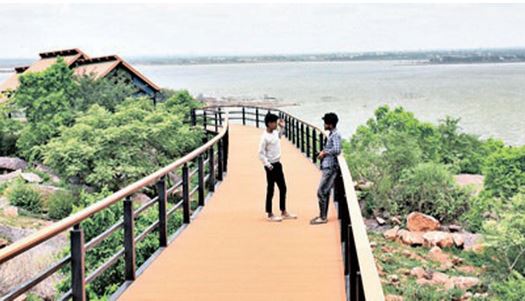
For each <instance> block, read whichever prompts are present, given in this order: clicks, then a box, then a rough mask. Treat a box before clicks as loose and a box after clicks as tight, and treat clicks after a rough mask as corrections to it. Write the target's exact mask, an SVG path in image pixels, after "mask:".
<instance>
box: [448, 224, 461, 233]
mask: <svg viewBox="0 0 525 301" xmlns="http://www.w3.org/2000/svg"><path fill="white" fill-rule="evenodd" d="M461 229H462V228H461V226H460V225H454V224H452V225H448V230H449V231H450V232H459V231H461Z"/></svg>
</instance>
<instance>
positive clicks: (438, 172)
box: [396, 163, 469, 222]
mask: <svg viewBox="0 0 525 301" xmlns="http://www.w3.org/2000/svg"><path fill="white" fill-rule="evenodd" d="M396 196H397V206H398V213H403V214H407V213H409V212H411V211H419V212H423V213H425V214H429V215H432V216H435V217H439V218H440V219H441V220H442V221H447V222H449V221H453V220H455V219H457V218H458V217H459V216H461V215H462V214H463V213H464V212H465V211H466V209H467V208H468V201H469V195H468V193H467V192H466V191H465V190H463V189H461V188H459V187H457V186H456V185H455V183H454V179H453V177H452V174H451V173H450V171H449V170H447V168H446V167H445V166H444V165H442V164H438V163H420V164H418V165H416V166H415V167H413V168H410V169H406V170H404V171H403V173H402V175H401V179H400V180H399V185H398V186H397V189H396Z"/></svg>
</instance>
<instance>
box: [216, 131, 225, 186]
mask: <svg viewBox="0 0 525 301" xmlns="http://www.w3.org/2000/svg"><path fill="white" fill-rule="evenodd" d="M217 143H218V144H217V152H218V153H217V180H219V181H222V176H223V172H224V166H223V163H224V158H223V149H222V147H223V146H222V145H223V144H224V143H223V141H222V139H219V141H218V142H217Z"/></svg>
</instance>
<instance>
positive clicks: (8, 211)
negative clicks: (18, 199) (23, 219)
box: [4, 206, 18, 217]
mask: <svg viewBox="0 0 525 301" xmlns="http://www.w3.org/2000/svg"><path fill="white" fill-rule="evenodd" d="M4 215H5V216H7V217H17V216H18V208H17V207H15V206H7V207H5V208H4Z"/></svg>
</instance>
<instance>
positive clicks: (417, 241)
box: [397, 229, 425, 246]
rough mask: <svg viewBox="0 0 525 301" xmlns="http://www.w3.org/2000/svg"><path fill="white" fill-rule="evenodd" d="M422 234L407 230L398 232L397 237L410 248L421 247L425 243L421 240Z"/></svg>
mask: <svg viewBox="0 0 525 301" xmlns="http://www.w3.org/2000/svg"><path fill="white" fill-rule="evenodd" d="M423 234H424V232H411V231H407V230H404V229H403V230H399V231H398V232H397V236H398V237H399V238H400V239H401V241H402V242H403V243H404V244H407V245H410V246H422V245H423V243H424V242H425V239H424V238H423Z"/></svg>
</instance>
